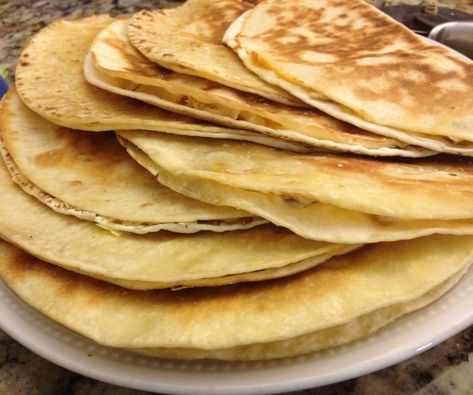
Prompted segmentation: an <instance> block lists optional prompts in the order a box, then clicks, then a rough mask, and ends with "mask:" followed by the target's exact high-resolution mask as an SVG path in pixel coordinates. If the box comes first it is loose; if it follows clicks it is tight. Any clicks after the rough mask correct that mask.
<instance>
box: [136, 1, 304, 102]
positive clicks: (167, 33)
mask: <svg viewBox="0 0 473 395" xmlns="http://www.w3.org/2000/svg"><path fill="white" fill-rule="evenodd" d="M252 7H253V4H252V3H251V2H249V1H248V2H247V1H244V0H220V1H218V2H216V1H213V0H190V1H187V2H186V3H184V4H183V5H182V6H180V7H176V8H170V9H165V10H156V11H140V12H138V13H136V14H135V15H133V16H132V18H131V19H130V21H129V23H128V37H129V38H130V41H131V43H132V44H133V46H134V47H135V48H137V49H138V50H139V51H140V52H141V53H142V54H143V55H144V56H146V57H147V58H148V59H150V60H151V61H153V62H155V63H158V64H160V65H161V66H163V67H166V68H167V69H170V70H174V71H177V72H180V73H184V74H190V75H195V76H198V77H202V78H205V79H207V80H210V81H215V82H218V83H220V84H223V85H226V86H229V87H232V88H235V89H238V90H241V91H244V92H249V93H255V94H257V95H259V96H263V97H266V98H268V99H270V100H273V101H276V102H279V103H284V104H290V105H303V103H302V102H301V101H299V100H298V99H296V98H295V97H294V96H292V95H290V94H289V93H287V92H286V91H284V90H283V89H281V88H278V87H275V86H273V85H270V84H268V83H266V82H264V81H263V80H261V79H260V78H258V77H257V76H256V75H255V74H253V73H252V72H251V71H249V70H247V69H246V68H245V66H243V64H242V63H241V61H240V60H239V59H238V57H237V56H236V55H235V54H234V53H233V52H232V51H231V50H229V49H228V48H227V47H226V46H225V45H223V44H222V37H223V34H224V33H225V30H226V29H227V27H228V26H229V25H230V23H231V22H233V20H235V18H237V17H238V16H239V15H241V14H242V13H243V12H244V11H246V10H248V9H250V8H252Z"/></svg>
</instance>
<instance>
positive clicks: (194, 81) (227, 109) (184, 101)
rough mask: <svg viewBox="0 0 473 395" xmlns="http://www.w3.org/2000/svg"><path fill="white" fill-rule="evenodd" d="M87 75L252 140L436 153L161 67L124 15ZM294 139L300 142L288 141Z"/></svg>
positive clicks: (106, 34)
mask: <svg viewBox="0 0 473 395" xmlns="http://www.w3.org/2000/svg"><path fill="white" fill-rule="evenodd" d="M84 75H85V77H86V79H87V81H88V82H90V83H91V84H93V85H95V86H97V87H99V88H101V89H104V90H107V91H110V92H113V93H116V94H120V95H124V96H129V97H132V98H135V99H139V100H142V101H145V102H147V103H150V104H153V105H156V106H158V107H161V108H164V109H167V110H170V111H174V112H178V113H181V114H184V115H190V116H195V117H197V118H201V119H204V120H207V121H212V122H216V123H219V124H222V125H225V126H229V127H234V128H243V129H248V130H252V131H254V132H256V133H253V139H249V138H243V139H245V140H247V141H254V142H257V143H261V144H265V145H270V146H275V147H278V148H286V149H287V148H289V149H291V150H293V151H298V152H302V151H303V150H304V148H306V151H308V150H309V149H310V147H311V148H312V150H315V149H320V148H323V149H332V150H341V151H346V152H354V153H361V154H366V155H377V156H393V155H398V156H406V157H419V156H426V155H431V154H432V152H431V151H428V150H425V149H421V148H418V147H412V146H409V145H408V144H405V143H401V142H399V141H397V140H393V139H389V138H386V137H381V136H379V135H376V134H371V133H367V132H364V131H363V130H361V129H358V128H356V127H353V126H351V125H349V124H346V123H344V122H340V121H338V120H336V119H335V118H332V117H329V116H327V115H325V114H324V113H322V112H320V111H318V110H315V109H312V110H310V109H306V108H296V107H291V106H287V105H283V104H279V103H276V102H273V101H270V100H267V99H264V98H262V97H260V96H256V95H252V94H248V93H243V92H240V91H237V90H235V89H231V88H228V87H225V86H224V85H221V84H219V83H216V82H212V81H209V80H205V79H203V78H199V77H194V76H189V75H185V74H182V73H177V72H173V71H170V70H167V69H164V68H162V67H159V66H158V65H156V64H154V63H152V62H150V61H148V60H147V59H146V58H144V57H143V56H142V55H141V54H140V53H139V52H138V51H137V50H136V49H135V48H133V47H132V46H131V44H130V43H129V41H128V37H127V35H126V22H125V21H123V20H118V21H115V22H114V23H112V24H110V25H108V26H107V27H106V28H104V29H103V30H102V31H101V32H100V33H99V34H98V35H97V37H96V38H95V40H94V42H93V44H92V46H91V49H90V53H89V55H88V56H87V57H86V60H85V64H84ZM247 134H251V132H247ZM211 137H212V136H211ZM291 142H292V143H291ZM297 143H299V144H297ZM291 144H292V145H296V147H292V146H289V147H286V146H288V145H291ZM285 145H286V146H285ZM305 145H306V146H307V147H305Z"/></svg>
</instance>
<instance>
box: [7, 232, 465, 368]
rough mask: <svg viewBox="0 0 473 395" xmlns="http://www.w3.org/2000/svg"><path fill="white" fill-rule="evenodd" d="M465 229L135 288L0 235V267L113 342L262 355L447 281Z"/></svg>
mask: <svg viewBox="0 0 473 395" xmlns="http://www.w3.org/2000/svg"><path fill="white" fill-rule="evenodd" d="M472 258H473V239H472V238H471V237H459V236H431V237H427V238H421V239H416V240H412V241H404V242H396V243H385V244H377V245H372V246H369V247H364V248H363V249H360V250H358V251H355V252H353V253H351V254H348V255H345V256H343V257H339V258H334V259H332V260H331V261H330V262H327V263H326V264H324V265H321V266H319V267H318V268H315V269H312V270H309V271H306V272H304V273H301V274H299V275H295V276H291V277H286V278H285V279H280V280H273V281H266V282H260V283H254V284H241V285H234V286H227V287H217V288H201V289H193V290H184V291H180V292H178V293H176V292H174V293H173V292H169V291H154V292H143V291H141V292H137V291H130V290H124V289H123V288H119V287H116V286H113V285H109V284H105V283H103V282H100V281H97V280H93V279H88V278H85V277H83V276H80V275H78V274H74V273H71V272H67V271H65V270H62V269H60V268H57V267H54V266H52V265H48V264H45V263H42V262H41V261H39V260H37V259H34V258H33V257H31V256H29V255H28V254H26V253H24V252H23V251H20V250H18V249H16V248H14V247H12V246H10V245H8V244H6V243H1V244H0V259H1V260H0V276H1V277H2V278H3V279H4V281H5V282H6V283H7V284H8V286H9V287H10V288H11V289H12V290H13V291H14V292H15V293H16V294H17V295H18V296H20V297H21V298H22V299H23V300H24V301H25V302H27V303H29V304H30V305H32V306H33V307H34V308H36V309H38V310H39V311H41V312H42V313H43V314H45V315H47V316H48V317H50V318H52V319H54V320H56V321H58V322H59V323H61V324H63V325H65V326H67V327H69V328H71V329H73V330H75V331H77V332H79V333H81V334H83V335H85V336H87V337H88V338H91V339H93V340H95V341H96V342H98V343H100V344H104V345H107V346H112V347H120V348H127V349H131V350H137V351H140V352H144V353H148V354H150V353H151V354H153V355H159V356H165V357H178V358H185V359H192V358H209V357H210V358H218V359H240V360H248V359H267V358H278V357H288V356H294V355H297V354H302V353H308V352H311V351H316V350H320V349H323V348H327V347H333V346H336V345H340V344H343V343H347V342H349V341H352V340H354V339H357V338H360V337H365V336H367V335H369V334H371V333H373V332H374V331H376V330H378V329H379V328H381V327H383V326H385V325H386V324H388V323H390V322H392V321H393V320H395V319H396V318H398V317H400V316H402V315H404V314H406V313H408V312H410V311H413V310H416V309H419V308H420V307H423V306H425V305H427V304H429V303H431V302H432V301H434V300H435V299H437V298H438V297H440V296H442V295H443V294H444V293H445V292H446V291H447V290H448V289H449V288H451V287H452V286H453V285H454V284H455V283H456V282H457V281H458V279H459V278H460V277H461V275H462V274H463V273H464V272H465V271H466V270H467V268H468V266H469V264H470V263H471V260H472Z"/></svg>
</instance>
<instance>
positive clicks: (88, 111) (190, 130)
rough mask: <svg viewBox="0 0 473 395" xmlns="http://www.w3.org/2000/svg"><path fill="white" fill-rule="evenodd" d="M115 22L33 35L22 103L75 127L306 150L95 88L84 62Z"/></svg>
mask: <svg viewBox="0 0 473 395" xmlns="http://www.w3.org/2000/svg"><path fill="white" fill-rule="evenodd" d="M113 21H114V19H112V18H110V17H108V16H93V17H89V18H84V19H80V20H76V21H65V20H62V21H59V22H55V23H53V24H52V25H50V26H48V27H46V28H45V29H43V30H41V31H40V32H39V33H38V34H37V35H36V36H34V37H33V39H32V40H31V41H30V42H29V44H28V45H27V46H26V47H25V49H24V50H23V53H22V55H21V57H20V59H19V61H18V65H17V69H16V83H17V91H18V94H19V96H20V97H21V99H22V101H23V102H24V103H25V104H26V105H27V106H28V107H29V108H30V109H31V110H33V111H34V112H36V113H38V114H39V115H40V116H41V117H43V118H45V119H47V120H49V121H51V122H54V123H56V124H58V125H61V126H64V127H67V128H71V129H80V130H87V131H95V132H101V131H110V130H116V129H134V128H139V129H143V130H153V131H159V132H166V133H179V134H181V133H182V134H185V135H191V136H203V137H214V138H235V139H247V140H250V141H256V142H259V141H261V140H262V141H263V142H264V143H266V144H271V143H272V144H273V145H276V146H278V147H281V148H286V149H295V150H299V151H307V149H305V147H304V146H301V145H300V144H296V143H292V142H289V141H287V142H285V141H282V140H280V139H273V138H271V137H265V136H262V135H256V136H255V134H254V133H249V132H248V131H245V130H236V129H230V128H227V127H223V126H218V125H213V124H209V123H206V122H200V121H197V120H195V119H194V118H190V117H186V116H182V115H178V114H174V113H171V112H168V111H164V110H161V109H159V108H157V107H156V106H152V105H147V104H145V103H143V102H142V101H138V100H134V99H130V98H126V97H124V96H121V95H115V94H112V93H110V92H107V91H105V90H102V89H99V88H96V87H94V86H92V85H90V84H89V83H88V82H87V81H86V80H85V78H84V76H83V72H82V67H83V63H84V58H85V56H86V55H87V53H88V51H89V48H90V45H91V44H92V42H93V40H94V38H95V36H96V35H97V34H98V33H99V32H100V31H101V30H102V29H103V28H105V27H106V26H108V25H109V24H110V23H112V22H113ZM71 42H73V43H74V48H73V49H72V48H71Z"/></svg>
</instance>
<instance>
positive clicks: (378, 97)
mask: <svg viewBox="0 0 473 395" xmlns="http://www.w3.org/2000/svg"><path fill="white" fill-rule="evenodd" d="M332 3H333V0H326V1H323V2H311V1H302V2H298V3H297V5H295V4H294V2H293V1H291V0H285V1H281V2H279V1H268V2H265V3H264V4H261V5H259V6H258V7H256V8H255V9H254V10H252V11H248V12H247V13H246V14H245V15H242V16H241V17H240V18H238V19H237V20H236V21H234V23H233V24H232V25H231V26H230V28H229V29H228V31H227V32H226V34H225V37H224V41H225V42H226V43H227V44H228V45H229V46H230V47H232V48H233V49H234V50H235V51H236V52H237V53H238V55H239V57H240V58H241V60H242V61H243V62H244V63H245V65H246V66H247V67H248V68H249V69H251V70H252V71H253V72H255V73H256V74H258V75H259V76H260V77H261V78H262V79H264V80H266V81H268V82H270V83H272V84H275V85H277V86H280V87H283V88H284V89H286V90H287V91H289V92H291V93H292V94H293V95H295V96H297V97H298V98H300V99H301V100H303V101H304V102H306V103H308V104H310V105H311V106H314V107H316V108H318V109H320V110H321V111H324V112H326V113H328V114H330V115H332V116H334V117H336V118H338V119H341V120H344V121H346V122H349V123H351V124H353V125H356V126H358V127H360V128H362V129H364V130H368V131H371V132H373V133H378V134H380V135H384V136H389V137H391V138H395V139H398V140H401V141H404V142H406V143H410V144H417V145H419V146H422V147H425V148H428V149H433V150H436V151H439V152H447V153H453V154H460V155H469V156H471V155H472V153H473V146H472V144H471V141H473V140H472V139H473V138H472V137H471V136H472V135H471V129H472V124H473V114H472V113H471V112H470V111H471V108H472V105H471V103H470V102H469V100H471V97H470V96H471V95H469V93H468V89H469V88H468V87H469V86H471V85H472V81H473V80H472V78H473V63H472V62H471V61H470V60H468V59H466V58H464V57H459V56H457V55H454V54H452V53H451V52H450V51H448V50H447V49H445V48H442V47H439V46H438V45H436V44H432V43H430V42H426V41H425V40H422V39H421V38H419V37H417V36H416V35H414V34H413V33H412V32H409V31H408V29H406V28H405V27H403V26H402V25H400V24H398V23H397V22H395V21H392V20H391V19H390V18H389V17H387V16H386V15H384V14H382V13H380V12H379V11H377V10H376V9H374V8H372V7H370V6H369V5H367V4H365V3H364V2H361V1H356V2H355V3H353V2H350V3H349V2H348V1H347V2H345V3H344V2H341V3H340V2H339V3H337V4H332ZM293 5H295V7H294V8H292V9H291V10H290V11H289V8H291V7H292V6H293ZM325 6H326V8H325V10H329V11H325V13H324V12H323V10H322V8H319V7H325ZM296 9H297V10H298V11H297V12H302V13H305V15H306V16H307V15H312V16H313V17H312V18H311V21H312V25H310V24H309V23H308V22H307V23H305V22H306V18H302V19H300V18H298V19H297V27H296V26H295V25H293V20H292V21H291V18H292V17H293V16H294V14H293V12H292V11H294V10H296ZM342 9H343V13H344V17H343V18H340V19H339V20H340V22H339V23H342V24H343V23H348V25H347V26H350V27H351V28H354V29H356V27H355V26H360V25H362V24H365V25H366V26H365V28H363V29H362V30H363V34H366V36H365V38H366V40H362V39H361V38H360V37H358V36H357V35H356V34H354V33H353V32H352V31H350V29H348V28H346V27H344V28H340V27H339V26H337V24H333V23H332V21H333V19H332V18H335V19H337V18H338V16H339V14H340V13H341V12H342ZM319 11H320V12H319ZM280 12H281V13H282V15H284V16H282V17H281V18H283V19H284V22H283V21H282V20H278V22H277V23H275V20H274V18H275V16H276V15H277V14H278V13H280ZM359 13H362V15H361V16H360V15H359ZM329 14H330V15H329ZM328 17H329V19H330V21H331V22H330V24H328V25H327V24H325V23H324V20H325V18H328ZM350 18H354V20H355V22H350ZM342 19H344V20H343V21H342ZM263 20H264V23H263V22H262V21H263ZM314 21H315V23H314ZM304 23H305V24H304ZM376 23H378V25H376ZM333 27H335V28H336V29H337V33H336V34H333V35H331V36H330V38H328V37H325V36H322V35H321V34H320V33H321V32H322V30H321V29H324V28H327V29H331V28H333ZM371 28H373V29H374V30H372V31H370V29H371ZM376 29H378V30H379V29H381V30H383V29H384V33H380V32H379V31H376ZM283 32H284V34H283ZM367 33H369V34H367ZM326 34H327V33H324V35H326ZM276 36H278V37H276ZM370 37H376V41H373V40H371V41H369V40H370ZM379 37H386V38H387V40H388V41H386V42H383V41H382V40H381V41H380V40H379ZM294 40H296V41H297V40H304V42H306V43H307V42H309V43H310V42H311V40H312V43H310V44H307V45H308V46H306V47H304V46H303V45H295V44H294ZM330 40H335V41H333V42H330ZM336 43H338V44H336ZM350 45H351V46H352V47H350V55H349V56H347V54H346V53H345V54H343V51H346V50H347V48H348V47H349V46H350ZM324 46H325V47H324ZM324 48H325V49H324ZM327 48H330V52H328V50H327ZM355 51H359V52H358V53H355ZM289 54H290V57H289V56H288V55H289ZM420 64H422V65H423V66H422V67H421V66H417V65H420ZM386 68H390V69H389V70H388V71H389V72H388V71H383V70H385V69H386ZM329 74H330V76H329ZM360 76H363V77H362V78H361V77H360ZM445 78H446V79H445ZM361 80H362V82H360V81H361ZM333 81H343V84H342V83H337V84H334V83H333ZM425 81H429V83H428V84H427V83H425ZM432 81H435V82H432ZM360 84H362V85H360ZM433 84H435V87H434V88H433ZM434 90H435V94H433V93H432V92H433V91H434ZM321 93H322V94H325V95H326V96H327V97H326V98H325V99H323V98H322V99H321V98H320V94H321ZM446 103H454V105H446Z"/></svg>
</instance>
